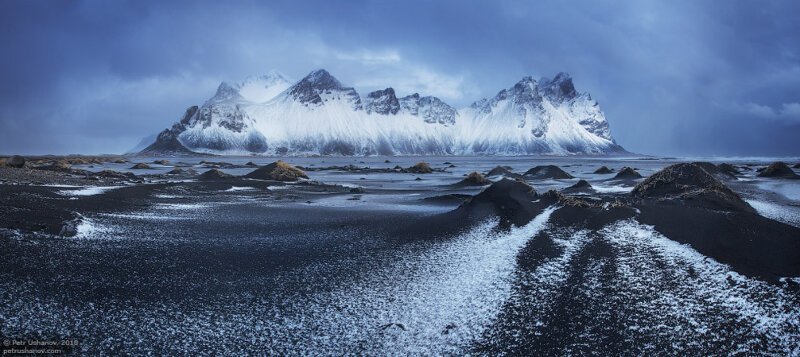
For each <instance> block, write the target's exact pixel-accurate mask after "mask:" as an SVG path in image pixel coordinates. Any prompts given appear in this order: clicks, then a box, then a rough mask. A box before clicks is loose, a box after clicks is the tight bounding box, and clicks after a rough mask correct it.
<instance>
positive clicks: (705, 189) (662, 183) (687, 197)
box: [631, 163, 755, 213]
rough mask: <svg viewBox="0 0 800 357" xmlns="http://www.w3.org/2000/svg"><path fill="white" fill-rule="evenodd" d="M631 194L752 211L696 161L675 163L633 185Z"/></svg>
mask: <svg viewBox="0 0 800 357" xmlns="http://www.w3.org/2000/svg"><path fill="white" fill-rule="evenodd" d="M631 195H633V196H634V197H641V198H657V199H664V200H679V201H680V203H681V204H687V205H694V206H701V207H705V208H710V209H715V210H724V211H741V212H751V213H754V212H755V210H754V209H753V208H752V207H750V205H749V204H747V202H745V201H744V200H742V198H741V197H739V195H738V194H736V193H735V192H733V191H732V190H731V189H730V188H728V186H725V184H723V183H722V182H721V181H719V180H718V179H717V178H715V177H714V176H712V175H711V174H709V173H708V171H706V170H704V169H703V168H702V167H701V166H699V165H697V164H686V163H684V164H675V165H671V166H668V167H665V168H664V169H663V170H661V171H659V172H657V173H655V174H653V176H650V177H648V178H647V179H646V180H644V181H643V182H641V183H639V184H638V185H636V187H634V188H633V190H632V191H631Z"/></svg>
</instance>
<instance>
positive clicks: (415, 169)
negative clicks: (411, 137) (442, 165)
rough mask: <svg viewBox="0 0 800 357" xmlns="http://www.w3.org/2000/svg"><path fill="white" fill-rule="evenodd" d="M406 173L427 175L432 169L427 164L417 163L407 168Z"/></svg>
mask: <svg viewBox="0 0 800 357" xmlns="http://www.w3.org/2000/svg"><path fill="white" fill-rule="evenodd" d="M406 171H408V172H411V173H415V174H429V173H432V172H433V169H431V165H429V164H428V163H427V162H419V163H417V164H416V165H414V166H411V167H409V168H408V169H407V170H406Z"/></svg>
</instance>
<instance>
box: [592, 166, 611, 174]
mask: <svg viewBox="0 0 800 357" xmlns="http://www.w3.org/2000/svg"><path fill="white" fill-rule="evenodd" d="M613 172H614V170H612V169H609V168H608V167H605V166H601V167H600V168H599V169H597V170H594V173H596V174H599V175H603V174H610V173H613Z"/></svg>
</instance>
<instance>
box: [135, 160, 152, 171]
mask: <svg viewBox="0 0 800 357" xmlns="http://www.w3.org/2000/svg"><path fill="white" fill-rule="evenodd" d="M131 169H132V170H147V169H151V167H150V165H148V164H145V163H143V162H140V163H138V164H136V165H133V166H131Z"/></svg>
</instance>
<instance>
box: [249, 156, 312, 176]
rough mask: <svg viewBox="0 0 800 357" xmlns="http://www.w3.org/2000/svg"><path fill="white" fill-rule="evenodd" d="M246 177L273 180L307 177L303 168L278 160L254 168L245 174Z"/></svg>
mask: <svg viewBox="0 0 800 357" xmlns="http://www.w3.org/2000/svg"><path fill="white" fill-rule="evenodd" d="M244 177H246V178H252V179H259V180H273V181H297V180H298V179H301V178H304V179H308V176H307V175H306V173H305V172H303V170H300V169H298V168H296V167H294V166H292V165H289V164H288V163H286V162H284V161H282V160H278V161H276V162H273V163H271V164H269V165H267V166H264V167H261V168H258V169H256V170H255V171H253V172H251V173H249V174H247V175H245V176H244Z"/></svg>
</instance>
